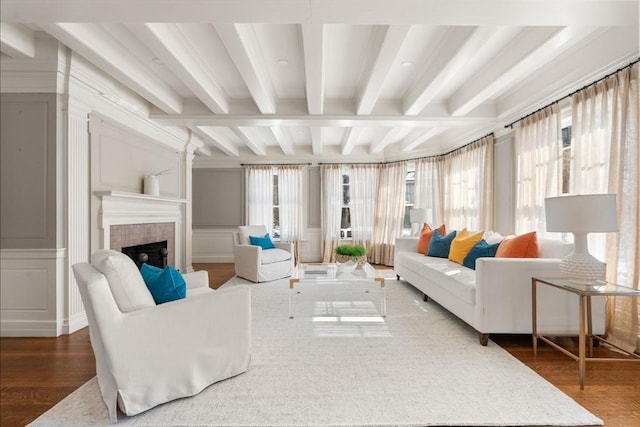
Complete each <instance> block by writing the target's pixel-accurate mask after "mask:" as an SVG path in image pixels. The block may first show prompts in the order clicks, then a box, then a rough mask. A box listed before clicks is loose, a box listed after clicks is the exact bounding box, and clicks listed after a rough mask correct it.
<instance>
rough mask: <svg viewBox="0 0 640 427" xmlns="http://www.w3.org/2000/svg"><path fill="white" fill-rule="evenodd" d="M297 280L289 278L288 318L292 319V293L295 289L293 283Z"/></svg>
mask: <svg viewBox="0 0 640 427" xmlns="http://www.w3.org/2000/svg"><path fill="white" fill-rule="evenodd" d="M297 282H298V279H289V319H293V294H294V292H295V290H294V289H293V285H295V284H296V283H297Z"/></svg>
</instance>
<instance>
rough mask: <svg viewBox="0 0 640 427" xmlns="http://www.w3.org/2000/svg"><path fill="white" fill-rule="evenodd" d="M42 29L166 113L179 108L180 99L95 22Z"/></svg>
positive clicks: (46, 26)
mask: <svg viewBox="0 0 640 427" xmlns="http://www.w3.org/2000/svg"><path fill="white" fill-rule="evenodd" d="M43 29H44V30H45V31H47V32H48V33H49V34H51V35H52V36H53V37H55V38H57V39H58V40H60V41H61V42H62V43H64V44H65V45H67V46H68V47H70V48H71V49H73V50H74V51H75V52H77V53H79V54H80V55H82V56H83V57H84V58H85V59H87V60H88V61H89V62H91V63H93V64H94V65H96V66H98V67H99V68H101V69H102V70H103V71H105V72H107V73H108V74H110V75H111V76H112V77H113V78H115V79H116V80H119V81H120V82H122V83H123V84H124V85H125V86H128V87H129V88H131V89H132V90H133V91H134V92H136V93H138V94H139V95H140V96H142V97H143V98H145V99H146V100H147V101H149V102H151V103H152V104H154V105H156V106H157V107H158V108H159V109H161V110H162V111H164V112H166V113H169V114H179V113H180V112H181V111H182V98H181V97H180V95H178V94H177V93H176V92H175V91H174V90H173V89H171V88H170V87H169V86H168V85H167V84H165V83H164V82H163V81H161V80H160V79H158V78H156V77H154V76H153V74H152V73H151V72H149V70H147V69H146V68H145V67H144V65H142V63H140V61H138V59H137V58H136V57H134V56H133V55H132V54H131V53H129V52H128V51H127V50H126V49H124V48H123V46H121V45H119V44H118V43H115V42H112V41H111V40H112V39H111V37H110V36H109V35H108V34H107V33H106V32H105V31H104V30H102V28H100V27H99V26H98V25H94V24H47V25H44V26H43Z"/></svg>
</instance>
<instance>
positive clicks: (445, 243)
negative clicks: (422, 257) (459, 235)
mask: <svg viewBox="0 0 640 427" xmlns="http://www.w3.org/2000/svg"><path fill="white" fill-rule="evenodd" d="M455 237H456V232H455V231H452V232H451V233H449V234H447V235H446V236H443V235H442V234H440V232H439V231H438V230H434V231H433V236H431V241H430V242H429V250H428V251H427V256H434V257H438V258H449V249H450V248H451V242H453V239H455Z"/></svg>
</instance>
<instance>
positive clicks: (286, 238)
mask: <svg viewBox="0 0 640 427" xmlns="http://www.w3.org/2000/svg"><path fill="white" fill-rule="evenodd" d="M302 173H303V170H302V167H301V166H299V165H287V166H278V210H279V214H280V240H281V241H283V242H292V243H293V244H294V247H295V253H296V255H297V254H298V248H299V245H300V241H301V240H302V239H303V230H304V228H303V226H302V221H303V206H304V204H303V192H302V186H303V181H302ZM296 259H297V256H296Z"/></svg>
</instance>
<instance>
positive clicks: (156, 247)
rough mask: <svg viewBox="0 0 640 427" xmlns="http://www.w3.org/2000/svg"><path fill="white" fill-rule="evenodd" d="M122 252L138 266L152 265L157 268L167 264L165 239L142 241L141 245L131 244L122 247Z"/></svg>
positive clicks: (167, 252)
mask: <svg viewBox="0 0 640 427" xmlns="http://www.w3.org/2000/svg"><path fill="white" fill-rule="evenodd" d="M122 253H124V254H125V255H127V256H128V257H129V258H131V259H132V260H133V261H134V262H135V263H136V265H137V266H138V268H140V267H141V266H142V264H145V263H146V264H149V265H153V266H155V267H158V268H165V267H166V266H167V255H168V254H169V250H168V249H167V241H166V240H163V241H161V242H151V243H143V244H141V245H133V246H127V247H124V248H122Z"/></svg>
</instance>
